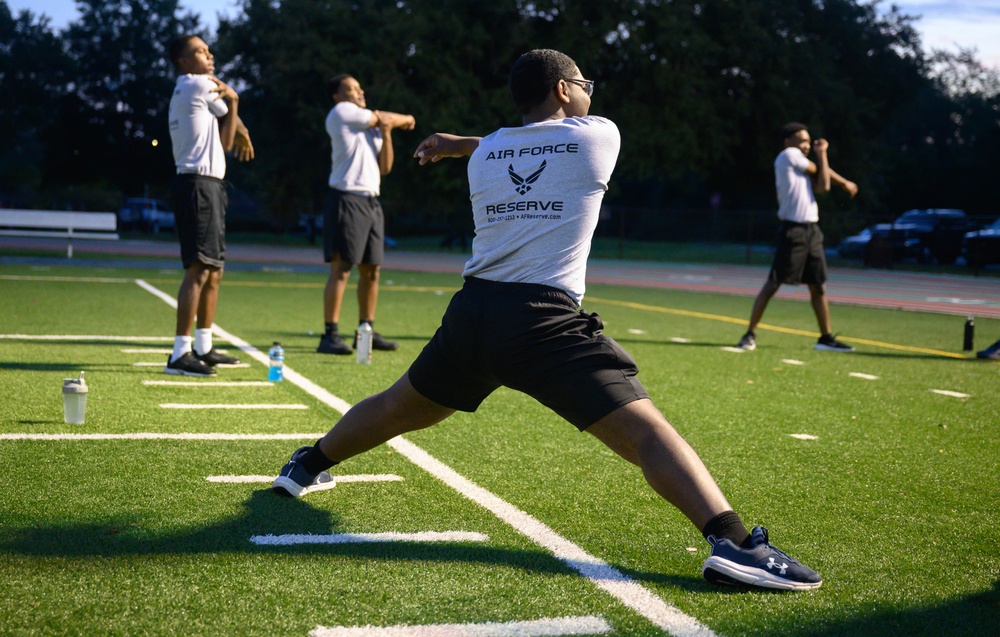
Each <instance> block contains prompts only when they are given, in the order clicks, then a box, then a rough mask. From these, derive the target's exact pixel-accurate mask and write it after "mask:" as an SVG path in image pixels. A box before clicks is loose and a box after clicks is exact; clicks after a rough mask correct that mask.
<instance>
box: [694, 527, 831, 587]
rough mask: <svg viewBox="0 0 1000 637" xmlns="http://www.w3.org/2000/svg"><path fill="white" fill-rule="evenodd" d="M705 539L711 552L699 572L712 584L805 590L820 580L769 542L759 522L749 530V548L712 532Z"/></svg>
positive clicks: (818, 583) (816, 574)
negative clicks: (716, 535)
mask: <svg viewBox="0 0 1000 637" xmlns="http://www.w3.org/2000/svg"><path fill="white" fill-rule="evenodd" d="M708 542H709V544H711V545H712V554H711V555H710V556H709V557H708V559H707V560H705V564H704V566H702V567H701V574H702V575H704V576H705V579H706V580H708V581H709V582H711V583H713V584H723V585H729V586H745V587H750V588H773V589H778V590H783V591H806V590H810V589H813V588H819V587H820V585H821V584H822V583H823V578H821V577H820V576H819V573H817V572H816V571H814V570H812V569H811V568H809V567H808V566H805V565H803V564H800V563H799V562H798V561H797V560H796V559H795V558H793V557H790V556H789V555H787V554H786V553H783V552H782V551H779V550H778V549H776V548H774V547H773V546H771V545H770V544H768V543H767V529H765V528H764V527H762V526H755V527H754V529H753V531H751V532H750V542H751V544H752V546H751V548H748V549H745V548H742V547H740V546H736V545H735V544H733V542H732V540H727V539H725V538H723V539H718V538H716V537H715V536H714V535H709V536H708Z"/></svg>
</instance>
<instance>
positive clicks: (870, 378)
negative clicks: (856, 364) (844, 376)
mask: <svg viewBox="0 0 1000 637" xmlns="http://www.w3.org/2000/svg"><path fill="white" fill-rule="evenodd" d="M848 376H853V377H855V378H864V379H865V380H878V376H872V375H871V374H862V373H861V372H851V373H849V374H848Z"/></svg>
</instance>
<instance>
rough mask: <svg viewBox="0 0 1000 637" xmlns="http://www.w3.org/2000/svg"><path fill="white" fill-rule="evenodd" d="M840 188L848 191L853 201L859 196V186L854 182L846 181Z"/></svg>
mask: <svg viewBox="0 0 1000 637" xmlns="http://www.w3.org/2000/svg"><path fill="white" fill-rule="evenodd" d="M840 187H841V188H843V189H844V190H846V191H847V194H849V195H850V196H851V199H854V196H855V195H856V194H858V185H857V184H856V183H854V182H853V181H848V180H845V181H844V183H842V184H840Z"/></svg>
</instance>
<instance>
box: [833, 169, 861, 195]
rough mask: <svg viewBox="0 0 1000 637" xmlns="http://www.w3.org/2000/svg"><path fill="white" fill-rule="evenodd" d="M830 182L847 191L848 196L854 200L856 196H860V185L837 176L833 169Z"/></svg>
mask: <svg viewBox="0 0 1000 637" xmlns="http://www.w3.org/2000/svg"><path fill="white" fill-rule="evenodd" d="M830 181H831V182H832V183H833V184H834V185H835V186H837V187H839V188H843V189H844V190H846V191H847V194H849V195H850V196H851V198H852V199H853V198H854V196H855V195H856V194H858V185H857V184H856V183H854V182H853V181H851V180H850V179H845V178H844V177H841V176H840V175H839V174H837V172H836V171H834V170H833V168H831V169H830Z"/></svg>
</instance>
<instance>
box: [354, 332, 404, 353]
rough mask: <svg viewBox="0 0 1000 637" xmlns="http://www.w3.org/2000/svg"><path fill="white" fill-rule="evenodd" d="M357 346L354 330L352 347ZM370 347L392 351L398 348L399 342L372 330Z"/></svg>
mask: <svg viewBox="0 0 1000 637" xmlns="http://www.w3.org/2000/svg"><path fill="white" fill-rule="evenodd" d="M357 347H358V333H357V332H354V348H355V349H357ZM372 349H373V350H378V351H380V352H393V351H395V350H397V349H399V343H397V342H396V341H390V340H388V339H387V338H386V337H384V336H382V335H381V334H379V333H378V332H372Z"/></svg>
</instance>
